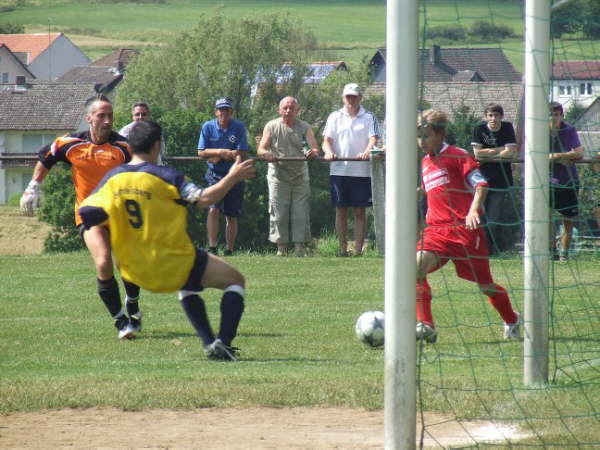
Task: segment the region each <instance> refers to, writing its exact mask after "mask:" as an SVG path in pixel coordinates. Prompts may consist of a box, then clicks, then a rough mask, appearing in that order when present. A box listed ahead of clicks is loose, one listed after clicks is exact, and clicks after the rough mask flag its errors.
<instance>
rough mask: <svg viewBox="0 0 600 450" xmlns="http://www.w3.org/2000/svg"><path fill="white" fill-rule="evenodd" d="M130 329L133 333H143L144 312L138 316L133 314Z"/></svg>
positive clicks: (138, 313)
mask: <svg viewBox="0 0 600 450" xmlns="http://www.w3.org/2000/svg"><path fill="white" fill-rule="evenodd" d="M129 329H130V330H131V332H132V333H139V332H140V331H142V311H138V312H137V314H133V315H131V316H130V317H129Z"/></svg>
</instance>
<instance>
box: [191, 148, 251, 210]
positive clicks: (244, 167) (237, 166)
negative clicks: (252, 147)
mask: <svg viewBox="0 0 600 450" xmlns="http://www.w3.org/2000/svg"><path fill="white" fill-rule="evenodd" d="M253 163H254V161H253V160H251V159H247V160H246V161H242V157H241V156H238V157H237V158H236V160H235V163H234V164H233V166H231V169H229V172H228V173H227V175H226V176H224V177H223V178H222V179H221V181H219V182H218V183H217V184H213V185H212V186H209V187H207V188H206V189H199V188H196V190H193V192H190V193H187V194H186V195H185V199H186V200H188V201H190V202H192V203H195V204H196V205H197V206H198V207H200V208H208V207H209V206H210V205H213V204H215V203H217V202H218V201H219V200H221V199H222V198H223V197H225V195H226V194H227V193H228V192H229V191H230V190H231V188H232V187H233V186H234V185H235V184H237V183H239V182H240V181H243V180H247V179H249V178H253V177H255V176H256V169H255V168H254V166H253Z"/></svg>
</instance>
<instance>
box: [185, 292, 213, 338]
mask: <svg viewBox="0 0 600 450" xmlns="http://www.w3.org/2000/svg"><path fill="white" fill-rule="evenodd" d="M179 300H180V301H181V306H182V308H183V310H184V311H185V315H186V316H187V318H188V319H189V321H190V323H191V324H192V326H193V327H194V330H196V334H198V337H199V338H200V339H201V340H202V343H203V344H204V348H206V347H208V346H209V345H210V344H212V342H213V341H214V340H215V335H214V333H213V332H212V328H211V327H210V322H209V321H208V314H207V313H206V305H205V304H204V300H202V298H201V297H200V296H199V295H198V292H194V291H184V290H181V291H179Z"/></svg>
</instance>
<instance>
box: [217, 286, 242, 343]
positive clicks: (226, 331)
mask: <svg viewBox="0 0 600 450" xmlns="http://www.w3.org/2000/svg"><path fill="white" fill-rule="evenodd" d="M243 312H244V297H242V296H241V295H240V294H238V293H237V292H233V291H227V292H225V293H224V294H223V297H222V298H221V327H220V328H219V339H221V341H223V344H225V345H231V341H233V338H234V337H235V335H236V334H237V328H238V325H239V323H240V320H241V319H242V313H243Z"/></svg>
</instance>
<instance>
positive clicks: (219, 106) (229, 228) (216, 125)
mask: <svg viewBox="0 0 600 450" xmlns="http://www.w3.org/2000/svg"><path fill="white" fill-rule="evenodd" d="M233 112H234V111H233V103H232V101H231V99H229V98H227V97H224V98H220V99H218V100H217V101H216V102H215V116H216V119H213V120H209V121H208V122H205V123H204V125H202V131H201V132H200V139H199V140H198V155H199V156H200V157H201V158H203V159H205V160H206V161H207V162H208V169H207V171H206V175H205V177H204V178H205V179H206V181H207V182H208V185H209V186H212V185H214V184H216V183H218V182H219V181H220V180H221V179H222V178H223V177H225V175H227V173H228V172H229V169H230V168H231V166H232V165H233V163H234V161H235V158H236V156H237V155H238V154H240V155H241V156H242V158H244V157H245V155H246V154H247V153H246V152H247V151H248V142H247V139H246V127H245V126H244V124H243V123H242V122H240V121H239V120H236V119H234V118H233ZM243 199H244V182H243V181H241V182H239V183H238V184H236V185H235V186H234V187H233V188H232V189H231V190H230V191H229V193H228V194H227V195H226V196H225V197H224V198H223V200H221V201H220V202H218V203H215V204H214V205H211V206H210V207H209V210H208V217H207V219H206V233H207V237H208V251H209V252H210V253H213V254H215V255H216V254H218V250H217V236H218V233H219V218H220V215H221V213H223V214H224V215H225V223H226V225H225V245H226V247H225V251H224V252H223V254H224V255H225V256H228V255H231V254H232V253H233V247H234V243H235V238H236V236H237V230H238V222H237V218H238V217H239V216H240V215H241V213H242V202H243Z"/></svg>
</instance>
